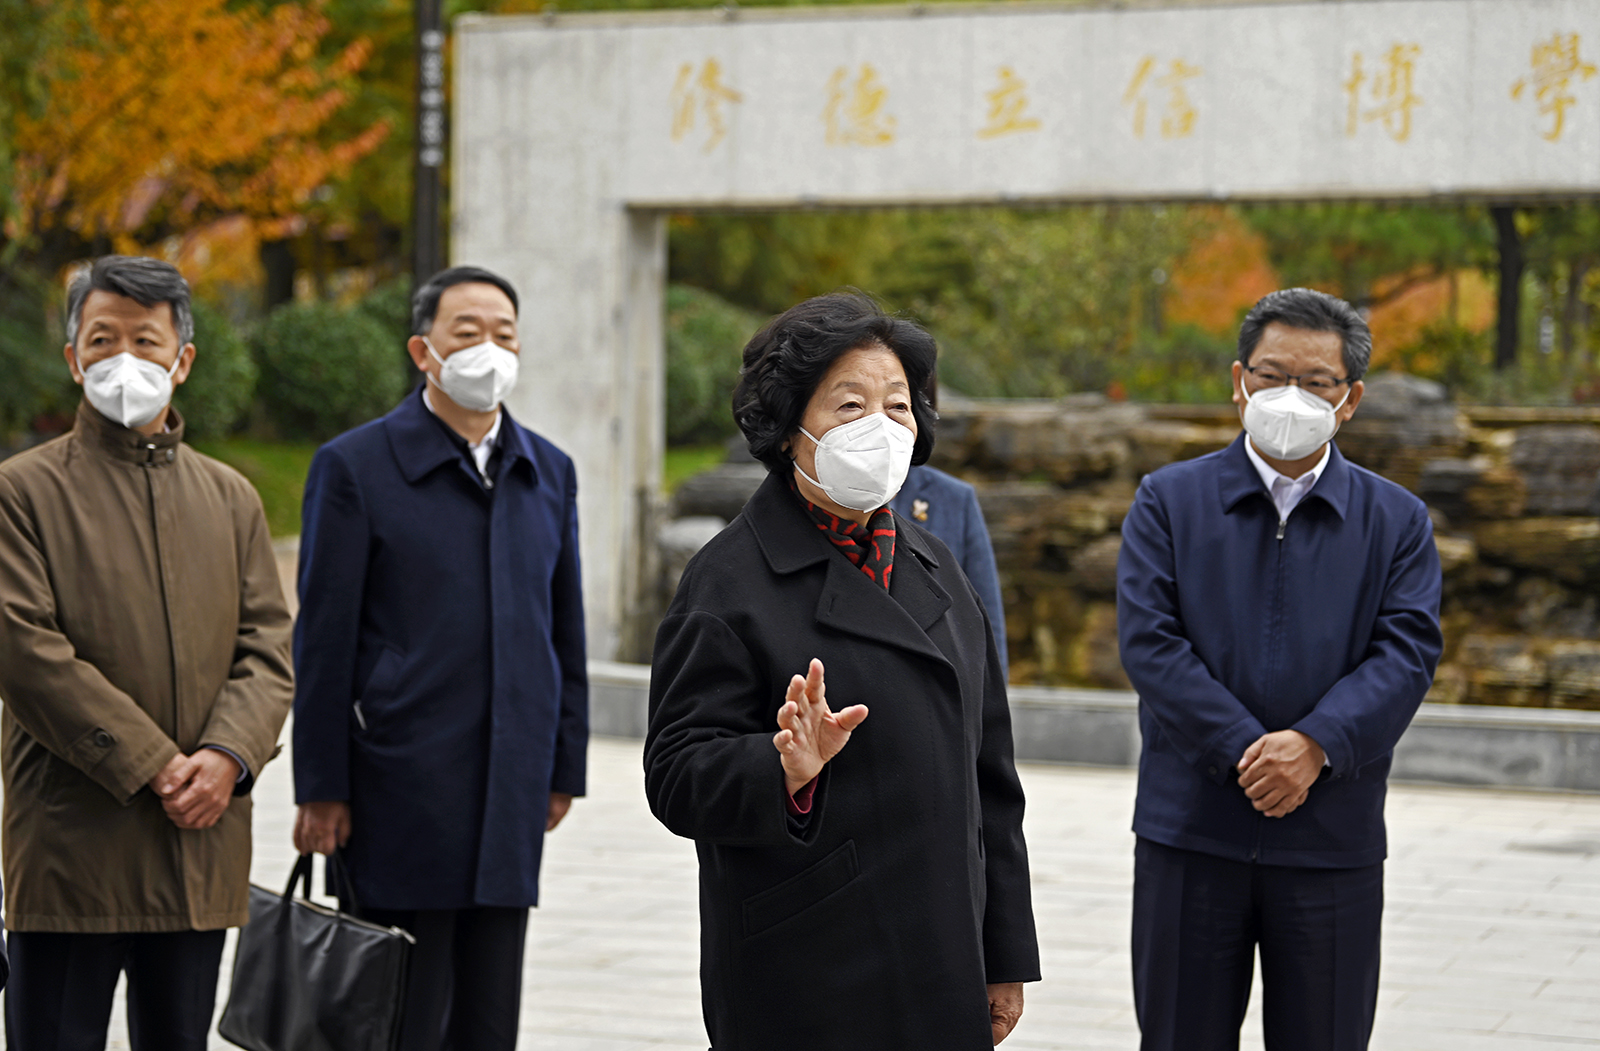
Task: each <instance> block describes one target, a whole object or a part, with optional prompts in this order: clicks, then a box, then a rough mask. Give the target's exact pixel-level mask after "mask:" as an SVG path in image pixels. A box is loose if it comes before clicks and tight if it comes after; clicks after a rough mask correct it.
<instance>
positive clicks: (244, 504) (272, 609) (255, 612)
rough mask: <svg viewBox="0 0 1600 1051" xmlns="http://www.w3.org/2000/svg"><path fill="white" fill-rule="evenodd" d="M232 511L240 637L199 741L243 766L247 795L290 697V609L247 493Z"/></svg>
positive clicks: (256, 505)
mask: <svg viewBox="0 0 1600 1051" xmlns="http://www.w3.org/2000/svg"><path fill="white" fill-rule="evenodd" d="M237 500H238V503H237V504H236V509H235V511H234V516H235V520H236V526H235V528H236V530H237V532H238V534H239V540H238V547H239V632H238V639H237V642H236V643H235V644H234V651H233V667H232V669H231V670H230V671H229V673H228V681H227V683H226V684H224V685H223V687H222V690H221V691H220V692H219V693H218V694H217V699H216V701H215V702H214V703H213V704H212V706H211V716H210V718H208V719H207V720H206V726H205V729H204V730H203V731H202V732H201V734H200V744H201V746H202V747H204V746H212V747H218V748H223V749H226V750H227V751H228V752H230V753H232V754H233V755H234V756H235V757H237V758H239V759H241V760H243V761H244V764H245V768H246V769H245V777H244V778H243V779H242V780H241V781H240V782H239V784H238V785H237V786H236V787H235V789H234V794H235V795H243V794H244V793H246V792H248V791H249V790H250V788H251V786H252V785H253V784H254V783H255V779H256V777H258V776H259V775H260V774H261V768H262V767H263V766H265V765H266V764H267V761H268V760H269V759H271V758H272V757H273V756H274V755H276V754H277V745H278V733H279V731H281V730H282V729H283V721H284V719H285V718H287V717H288V715H289V705H290V702H291V701H292V700H293V698H294V685H293V677H292V674H291V671H290V668H289V630H290V625H289V608H288V606H286V605H285V604H284V601H283V586H282V585H281V584H280V583H279V581H278V561H277V557H276V556H275V555H274V554H273V552H272V540H271V538H270V537H269V536H268V533H267V517H266V513H265V512H264V511H263V510H262V509H261V498H260V496H258V495H257V494H256V492H255V490H254V489H251V488H249V487H248V486H241V487H240V492H239V494H238V497H237Z"/></svg>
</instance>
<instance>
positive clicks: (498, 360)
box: [422, 336, 517, 412]
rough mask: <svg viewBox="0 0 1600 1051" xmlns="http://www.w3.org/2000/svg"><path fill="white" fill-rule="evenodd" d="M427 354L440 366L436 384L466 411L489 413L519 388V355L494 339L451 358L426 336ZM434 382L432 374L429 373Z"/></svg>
mask: <svg viewBox="0 0 1600 1051" xmlns="http://www.w3.org/2000/svg"><path fill="white" fill-rule="evenodd" d="M422 342H424V343H427V344H428V353H429V354H432V355H433V360H434V361H437V362H438V363H439V378H438V380H436V381H434V385H435V386H436V387H438V388H439V389H440V390H442V391H444V392H445V393H446V394H448V395H450V400H451V401H453V402H455V403H456V404H457V405H459V406H461V407H462V408H463V409H471V410H472V411H473V412H490V411H492V410H493V409H494V408H495V406H497V405H499V404H500V403H501V402H502V401H504V400H505V397H506V395H507V394H510V393H511V388H512V387H515V386H516V385H517V356H516V355H515V354H513V353H512V352H511V351H509V350H507V349H506V348H504V347H502V346H501V345H500V344H498V343H496V342H494V340H485V341H484V342H482V343H479V344H477V345H475V346H471V347H462V348H461V349H460V350H458V351H456V352H455V353H454V354H452V355H450V356H449V357H448V358H441V357H440V356H439V352H438V351H436V350H434V349H433V343H432V342H431V341H429V339H428V337H427V336H423V337H422ZM428 379H429V380H433V374H432V373H429V374H428Z"/></svg>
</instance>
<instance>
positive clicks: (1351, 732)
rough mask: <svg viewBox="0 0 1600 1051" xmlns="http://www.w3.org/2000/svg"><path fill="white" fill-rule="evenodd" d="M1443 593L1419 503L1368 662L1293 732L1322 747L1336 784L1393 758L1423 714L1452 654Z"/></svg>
mask: <svg viewBox="0 0 1600 1051" xmlns="http://www.w3.org/2000/svg"><path fill="white" fill-rule="evenodd" d="M1441 587H1442V578H1441V575H1440V571H1439V549H1438V547H1437V546H1436V545H1435V544H1434V542H1433V523H1432V522H1431V521H1430V520H1429V519H1428V513H1427V510H1426V509H1425V508H1424V507H1423V506H1422V504H1421V503H1418V504H1417V507H1416V510H1415V512H1414V513H1413V515H1412V520H1411V523H1410V526H1409V528H1408V529H1407V530H1406V534H1405V537H1404V539H1403V540H1402V541H1401V542H1400V544H1399V546H1398V547H1397V549H1396V551H1395V557H1394V561H1393V563H1392V564H1391V566H1390V569H1389V576H1388V580H1387V581H1385V584H1384V590H1383V604H1382V605H1381V606H1380V607H1379V610H1378V618H1377V622H1376V623H1375V624H1374V625H1373V629H1372V639H1371V641H1370V643H1369V644H1368V647H1367V657H1366V659H1365V660H1363V661H1362V662H1361V663H1360V664H1359V665H1357V666H1356V668H1355V670H1354V671H1352V672H1351V673H1350V674H1348V675H1346V676H1345V677H1344V678H1342V679H1340V680H1339V681H1338V682H1336V683H1334V685H1333V688H1332V689H1330V690H1329V691H1328V692H1327V693H1326V694H1324V695H1323V696H1322V699H1321V700H1319V701H1318V702H1317V706H1316V707H1315V708H1314V709H1312V711H1311V713H1310V714H1309V715H1307V716H1306V717H1305V718H1304V719H1301V720H1300V721H1299V722H1298V723H1296V724H1295V725H1294V726H1293V729H1295V730H1299V731H1300V732H1301V733H1303V734H1306V735H1307V736H1308V737H1310V738H1311V739H1312V740H1313V741H1316V742H1317V743H1318V744H1319V745H1321V746H1322V750H1323V751H1324V752H1326V753H1327V756H1328V765H1329V766H1330V768H1331V770H1330V772H1331V773H1332V775H1333V776H1334V777H1345V776H1348V775H1351V774H1354V773H1355V772H1356V771H1358V770H1359V769H1360V768H1361V767H1363V766H1365V765H1366V764H1367V763H1370V762H1371V761H1372V760H1374V759H1377V758H1378V757H1380V756H1382V755H1384V754H1386V753H1387V752H1389V751H1391V750H1393V748H1394V746H1395V744H1396V743H1398V742H1399V740H1400V735H1401V734H1403V733H1405V730H1406V727H1407V726H1409V725H1410V724H1411V719H1412V717H1413V716H1414V715H1416V714H1417V707H1418V706H1419V705H1420V704H1421V703H1422V698H1423V697H1424V696H1425V695H1426V694H1427V692H1428V687H1429V686H1430V685H1431V684H1432V683H1433V671H1434V668H1435V667H1436V666H1437V665H1438V663H1439V655H1440V653H1441V651H1442V650H1443V648H1444V639H1443V636H1442V635H1441V633H1440V628H1439V592H1440V588H1441Z"/></svg>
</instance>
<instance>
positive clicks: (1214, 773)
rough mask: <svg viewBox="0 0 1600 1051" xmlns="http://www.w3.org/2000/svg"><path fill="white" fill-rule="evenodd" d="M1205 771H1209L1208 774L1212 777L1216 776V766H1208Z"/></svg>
mask: <svg viewBox="0 0 1600 1051" xmlns="http://www.w3.org/2000/svg"><path fill="white" fill-rule="evenodd" d="M1206 772H1207V773H1209V774H1210V775H1211V776H1212V777H1216V776H1217V768H1216V767H1214V766H1213V767H1211V768H1210V769H1209V770H1207V771H1206Z"/></svg>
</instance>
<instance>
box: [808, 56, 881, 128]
mask: <svg viewBox="0 0 1600 1051" xmlns="http://www.w3.org/2000/svg"><path fill="white" fill-rule="evenodd" d="M827 91H828V102H827V105H826V106H824V107H823V110H822V121H823V125H824V128H825V141H826V142H827V144H828V145H829V146H887V145H888V144H889V143H891V142H893V141H894V129H895V118H894V117H893V116H892V115H891V114H889V113H886V112H885V111H884V108H885V106H887V105H888V102H889V89H888V88H887V87H885V86H884V83H883V81H882V80H880V79H879V78H878V71H877V70H876V69H874V68H873V67H872V65H871V63H867V62H863V63H862V64H861V70H860V72H858V73H857V75H856V76H855V77H853V78H852V77H851V76H850V71H849V70H848V69H846V68H845V67H843V66H840V67H839V68H838V69H836V70H834V71H833V76H831V77H829V78H828V86H827Z"/></svg>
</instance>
